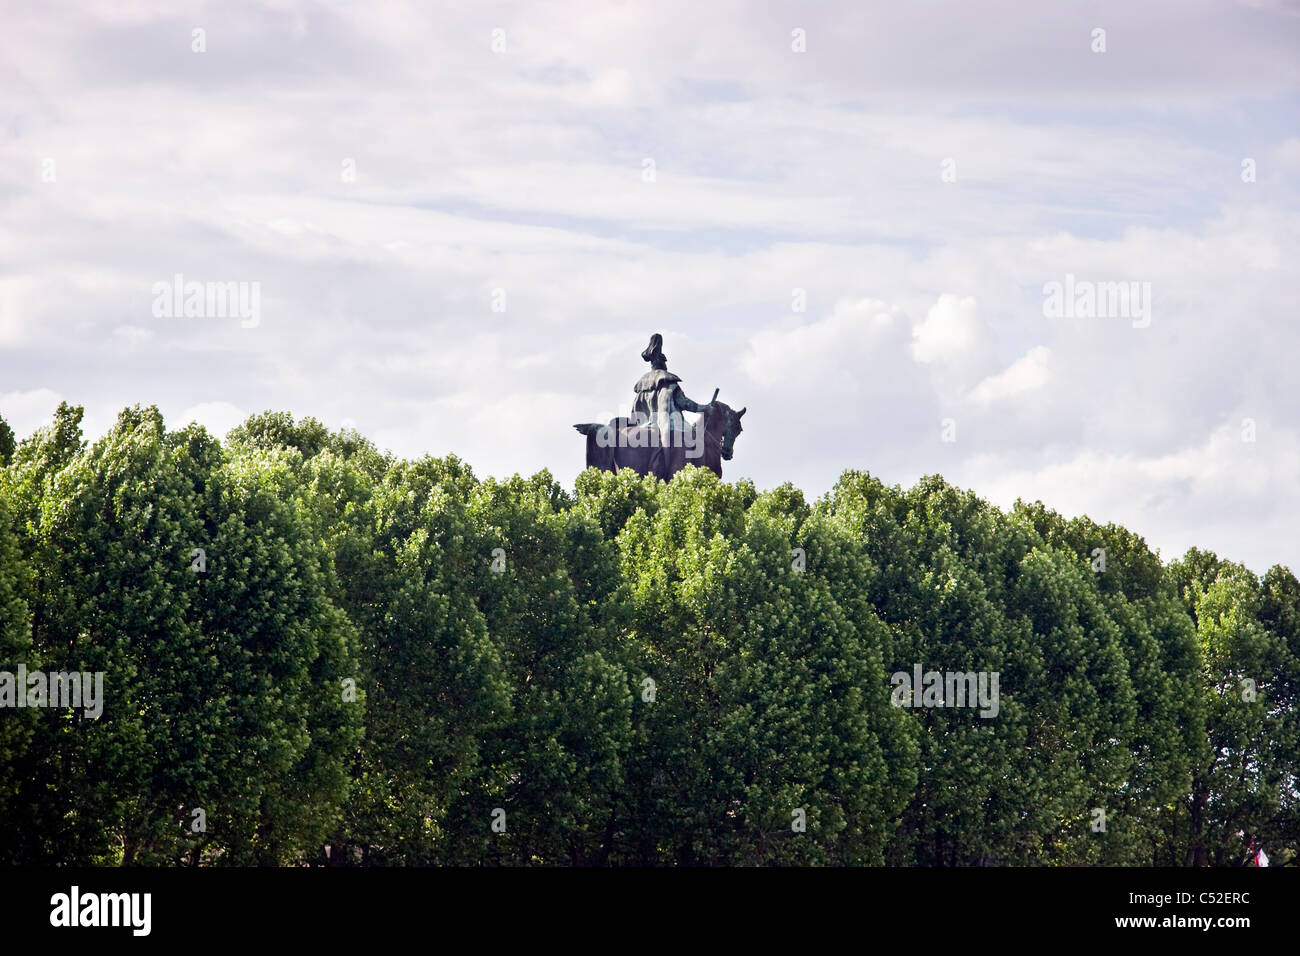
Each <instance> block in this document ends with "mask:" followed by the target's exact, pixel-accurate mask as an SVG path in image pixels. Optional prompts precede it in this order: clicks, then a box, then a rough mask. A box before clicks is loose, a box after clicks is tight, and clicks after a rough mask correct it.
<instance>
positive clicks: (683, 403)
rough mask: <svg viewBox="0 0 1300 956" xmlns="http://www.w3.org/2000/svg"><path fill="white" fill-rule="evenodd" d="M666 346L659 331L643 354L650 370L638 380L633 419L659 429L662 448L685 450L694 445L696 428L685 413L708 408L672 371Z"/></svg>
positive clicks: (702, 410) (637, 422) (636, 422)
mask: <svg viewBox="0 0 1300 956" xmlns="http://www.w3.org/2000/svg"><path fill="white" fill-rule="evenodd" d="M663 344H664V337H663V336H662V335H660V334H659V333H658V332H656V333H655V334H654V335H652V336H650V344H649V345H647V346H646V348H645V351H644V352H642V353H641V358H643V359H644V360H645V361H647V362H649V363H650V371H648V372H646V373H645V374H644V375H642V376H641V377H640V378H639V379H637V383H636V385H635V390H636V401H635V403H634V404H633V405H632V419H633V421H634V423H635V424H638V425H654V426H655V427H657V428H658V429H659V445H660V447H663V448H684V447H686V446H687V445H690V444H692V442H691V440H690V438H691V432H692V426H691V424H690V423H689V422H687V421H686V419H685V418H684V417H683V416H682V412H704V411H705V410H706V409H707V408H708V406H707V405H701V404H700V403H699V402H693V401H691V400H690V399H689V398H687V397H686V393H685V392H684V391H682V387H681V385H680V384H679V383H680V382H681V379H680V378H679V377H678V376H676V375H674V374H673V373H672V372H670V371H668V356H666V355H664V353H663Z"/></svg>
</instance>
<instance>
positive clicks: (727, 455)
mask: <svg viewBox="0 0 1300 956" xmlns="http://www.w3.org/2000/svg"><path fill="white" fill-rule="evenodd" d="M746 410H747V409H746V408H742V409H741V410H740V411H735V410H734V409H732V408H731V406H730V405H727V404H725V403H723V402H720V401H718V400H717V399H714V400H713V401H711V402H709V404H707V405H705V406H704V412H703V413H702V417H701V419H700V424H699V425H696V426H693V427H692V429H691V431H690V432H689V433H687V434H686V435H684V436H683V438H682V440H681V441H674V442H671V443H669V444H666V445H665V444H663V443H661V441H660V435H659V429H658V428H657V427H656V426H654V425H638V424H637V423H636V422H633V421H632V420H631V419H629V418H615V419H613V420H611V421H610V423H609V424H608V425H601V424H598V423H596V422H587V423H584V424H581V425H574V426H573V427H574V428H575V429H576V430H577V431H578V433H579V434H582V435H585V436H587V467H588V468H599V469H600V470H601V471H621V470H622V469H624V468H630V469H631V470H633V471H635V472H636V473H637V474H639V475H654V476H655V477H657V478H662V479H663V480H664V481H669V480H671V479H672V477H673V475H675V474H677V472H679V471H681V470H682V469H683V468H685V467H686V466H687V465H698V466H700V467H703V468H708V469H709V470H710V471H712V472H713V473H714V474H715V475H717V476H718V477H719V478H721V477H722V463H723V462H724V461H730V460H731V456H732V454H733V451H734V448H735V444H736V436H737V435H739V434H740V433H741V432H742V431H744V428H743V426H742V425H741V424H740V419H741V418H742V417H743V416H744V414H745V412H746Z"/></svg>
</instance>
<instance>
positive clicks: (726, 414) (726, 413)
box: [704, 399, 746, 461]
mask: <svg viewBox="0 0 1300 956" xmlns="http://www.w3.org/2000/svg"><path fill="white" fill-rule="evenodd" d="M708 408H709V411H708V412H707V413H706V414H705V423H704V431H705V434H707V435H708V436H709V438H710V440H713V441H716V442H717V443H718V450H719V452H720V453H721V455H722V460H723V461H731V456H732V454H733V453H734V448H735V444H736V436H737V435H739V434H740V433H741V432H742V431H744V430H745V429H744V426H742V425H741V424H740V419H741V418H742V417H743V416H744V414H745V411H746V409H745V408H742V409H741V410H740V411H736V410H735V409H733V408H732V407H731V406H730V405H728V404H726V403H725V402H720V401H718V400H717V399H714V400H713V401H712V402H710V403H709V405H708Z"/></svg>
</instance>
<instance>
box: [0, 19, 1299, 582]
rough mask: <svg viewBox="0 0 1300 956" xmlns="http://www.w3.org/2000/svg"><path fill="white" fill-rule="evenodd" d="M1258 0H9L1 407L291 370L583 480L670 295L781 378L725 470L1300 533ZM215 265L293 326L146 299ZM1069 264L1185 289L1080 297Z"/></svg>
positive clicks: (1283, 106)
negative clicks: (1101, 313)
mask: <svg viewBox="0 0 1300 956" xmlns="http://www.w3.org/2000/svg"><path fill="white" fill-rule="evenodd" d="M1251 6H1252V7H1254V9H1251V8H1247V7H1243V6H1241V5H1238V6H1235V7H1234V6H1225V5H1222V4H1215V3H1210V2H1208V0H1191V2H1182V3H1177V4H1174V3H1168V4H1165V3H1156V4H1153V5H1144V6H1142V7H1134V6H1133V5H1130V4H1124V3H1119V2H1115V3H1111V2H1102V0H1099V2H1097V3H1094V4H1091V5H1089V7H1088V9H1086V10H1082V9H1080V8H1076V7H1071V6H1070V5H1059V4H1049V5H1038V6H1033V7H1026V6H1025V5H1024V4H1019V3H1010V2H1009V0H1008V2H1003V0H996V2H994V3H993V4H992V5H989V4H983V5H979V6H974V5H969V4H959V3H948V4H944V3H920V4H904V5H894V6H892V7H888V8H880V9H872V10H870V11H867V10H866V9H865V8H860V7H858V6H854V5H852V4H847V3H842V4H830V5H819V6H817V5H815V6H811V7H810V6H807V5H803V6H798V5H794V4H783V3H776V4H762V5H740V4H731V3H727V4H713V5H700V4H686V3H679V2H675V0H669V2H667V3H665V4H657V5H647V4H642V5H614V6H607V7H602V8H600V9H595V8H592V7H591V5H589V4H578V3H576V2H574V3H568V2H556V3H549V4H546V5H543V6H536V5H532V6H528V5H518V4H512V3H504V4H500V5H494V6H490V7H485V8H474V7H466V8H464V9H459V10H453V11H440V12H439V14H438V15H437V16H436V17H434V16H433V15H432V14H430V13H429V11H428V10H427V8H426V6H425V5H422V4H419V3H417V2H414V0H409V2H407V0H389V2H381V3H377V4H370V5H368V6H365V7H361V8H348V7H330V6H323V5H320V4H315V3H308V2H306V0H275V2H270V3H263V4H251V5H237V6H231V5H227V4H215V3H209V2H205V0H186V2H184V3H182V4H179V5H178V4H175V3H161V2H157V3H155V2H152V0H133V2H130V3H126V4H118V5H114V6H113V7H111V8H107V7H106V8H103V9H96V10H90V9H86V8H85V7H84V5H79V4H73V3H71V2H63V0H51V2H50V3H47V4H43V5H42V7H41V8H40V10H39V11H36V10H35V9H32V10H27V11H24V10H21V9H20V10H16V11H14V12H13V15H12V16H11V17H10V19H9V20H8V21H7V24H6V30H5V31H4V32H3V34H0V110H3V111H4V113H5V115H6V116H7V117H9V119H8V121H7V123H6V125H5V129H4V132H3V134H2V135H3V136H4V137H5V149H4V150H3V151H0V189H3V191H4V193H5V196H6V206H5V215H4V217H3V218H0V261H3V262H4V264H5V267H4V274H3V275H2V276H0V387H3V388H4V389H6V390H7V391H6V392H5V393H4V395H3V396H0V401H2V402H3V403H4V404H0V414H4V415H5V416H6V418H8V419H9V420H10V421H11V423H12V424H13V426H14V428H15V430H16V431H18V432H19V433H20V434H26V433H29V432H30V431H31V430H32V429H33V428H35V427H37V426H38V425H39V424H41V423H42V422H44V421H47V420H48V418H49V415H50V414H51V412H52V411H53V409H54V407H55V406H56V405H57V403H58V400H59V399H60V398H62V397H65V396H66V397H67V398H68V400H69V401H73V402H76V403H81V404H85V405H86V407H87V431H88V432H91V433H92V434H93V433H94V431H95V429H97V428H99V429H102V428H104V427H107V426H108V424H110V423H111V422H112V421H113V420H114V418H115V417H116V413H117V411H118V410H119V409H120V408H121V407H123V406H125V405H129V404H134V403H143V404H158V405H159V406H160V407H162V408H163V409H164V410H166V411H167V413H168V417H169V421H170V422H171V423H172V424H173V425H180V424H183V423H184V421H187V420H196V421H200V422H202V423H203V424H205V426H207V427H209V428H210V429H211V430H213V431H214V432H217V433H219V434H224V432H225V430H227V429H228V428H229V427H230V425H231V424H233V423H234V422H235V421H237V420H238V417H239V416H242V415H243V414H244V413H245V412H246V411H250V412H251V411H261V410H263V409H267V408H274V409H287V410H290V411H293V412H295V413H296V414H299V415H313V416H315V417H317V418H320V419H321V420H323V421H325V422H327V423H331V424H341V423H342V422H343V421H344V420H345V419H348V420H351V421H352V422H354V423H355V425H356V427H357V428H358V429H360V430H361V431H362V432H363V433H365V434H367V435H370V436H372V437H374V438H375V439H376V440H377V441H378V442H379V443H380V445H381V446H384V447H389V448H392V449H393V450H394V451H396V452H397V453H399V454H403V455H419V454H424V453H426V452H431V453H437V454H444V453H448V452H455V453H457V454H459V455H461V456H462V457H464V458H465V459H466V460H468V461H469V462H471V463H472V464H473V466H474V467H475V469H476V470H477V471H478V472H479V473H480V474H508V473H510V472H513V471H517V470H518V471H525V472H527V471H531V470H535V469H537V468H541V467H548V468H550V469H551V471H552V472H553V473H554V474H555V475H556V476H557V477H558V478H560V479H561V480H564V481H571V480H572V478H573V477H574V476H575V475H576V474H577V472H578V470H579V469H580V467H581V465H582V442H581V440H580V438H579V437H578V436H577V435H575V434H574V433H573V432H572V429H571V428H570V425H571V424H572V423H573V422H579V421H593V420H601V419H602V418H604V417H612V416H613V415H616V414H620V413H625V412H626V411H627V407H628V405H629V404H630V401H631V386H632V383H633V382H634V381H635V380H636V378H637V377H638V376H639V375H640V374H641V372H642V371H643V370H644V363H643V362H641V360H640V358H639V353H640V350H641V348H642V347H644V344H645V340H646V338H647V336H648V335H649V333H651V332H653V331H661V332H663V333H664V335H665V339H666V343H665V346H666V351H667V352H668V354H669V356H670V367H671V368H672V369H673V370H674V371H676V372H678V373H679V374H681V375H682V376H683V379H684V381H685V387H686V390H687V393H688V394H690V395H691V397H693V398H695V399H697V400H707V398H708V397H709V395H710V394H711V393H712V390H713V388H715V387H720V388H721V390H722V395H721V397H722V398H723V400H725V401H727V402H729V403H731V404H733V405H736V406H739V405H747V406H748V407H749V409H750V414H748V415H747V417H746V420H745V433H744V435H743V436H742V438H741V439H740V441H739V442H738V443H737V448H736V457H735V459H734V460H733V461H732V462H730V463H728V470H727V475H728V477H736V476H749V477H752V478H754V479H755V480H756V481H758V482H759V484H760V485H774V484H778V483H780V482H783V481H786V480H791V481H795V482H796V483H798V484H800V485H801V486H802V487H804V488H805V489H806V490H807V491H808V492H809V493H811V494H816V493H819V492H821V491H825V490H826V489H828V488H829V487H830V486H831V485H832V484H833V482H834V481H835V479H836V477H838V475H839V473H840V471H841V470H842V469H844V468H846V467H859V468H867V469H869V470H871V471H872V472H873V473H875V474H878V475H879V476H881V477H882V478H884V479H885V480H887V481H889V482H891V483H893V482H900V483H904V484H906V483H908V482H910V481H912V480H915V478H916V477H918V476H919V475H921V474H924V473H927V472H941V473H943V474H944V475H945V476H946V477H948V478H949V479H950V480H952V481H954V482H956V483H958V484H964V485H967V486H969V487H973V488H974V489H975V490H977V491H978V492H980V493H982V494H988V495H989V496H991V497H993V498H995V499H996V500H998V501H999V502H1001V503H1009V502H1010V501H1014V499H1015V497H1018V496H1021V495H1023V496H1026V497H1040V496H1041V497H1043V499H1044V500H1045V501H1047V502H1048V503H1049V504H1052V505H1054V506H1057V507H1059V508H1061V509H1062V510H1064V511H1067V512H1076V511H1079V510H1088V511H1089V513H1091V514H1092V515H1093V517H1095V518H1097V519H1098V520H1103V521H1105V520H1123V521H1125V522H1126V523H1129V524H1130V525H1131V526H1132V527H1133V528H1134V529H1135V530H1137V531H1139V532H1141V533H1144V534H1146V535H1147V536H1148V539H1149V540H1150V541H1152V542H1153V543H1154V544H1157V545H1160V546H1162V547H1164V548H1165V549H1166V553H1172V552H1171V549H1172V548H1175V547H1181V546H1182V545H1183V543H1184V542H1188V543H1190V542H1199V543H1205V544H1210V545H1212V546H1215V547H1222V549H1223V550H1224V552H1225V553H1226V554H1228V555H1230V556H1233V557H1239V558H1242V559H1245V560H1247V561H1249V562H1250V563H1251V564H1252V566H1256V567H1263V566H1266V565H1267V564H1269V563H1272V562H1273V561H1288V562H1291V563H1292V564H1293V565H1300V552H1298V551H1297V546H1296V544H1295V541H1296V540H1300V499H1298V496H1300V489H1298V488H1297V487H1293V485H1294V482H1293V481H1288V480H1287V478H1286V476H1287V475H1288V474H1291V475H1292V476H1293V475H1294V468H1293V466H1294V460H1293V454H1294V444H1293V442H1294V431H1293V429H1294V426H1292V425H1291V424H1290V422H1291V421H1292V420H1293V418H1294V407H1295V401H1294V394H1293V390H1292V389H1291V388H1290V386H1289V382H1290V381H1291V379H1293V378H1294V370H1293V368H1292V366H1293V364H1294V360H1293V358H1292V356H1294V355H1295V354H1297V353H1298V352H1300V326H1297V325H1296V324H1295V323H1294V322H1292V314H1293V312H1294V300H1295V289H1294V279H1293V271H1294V270H1293V269H1291V268H1290V264H1291V263H1293V262H1295V261H1297V257H1300V215H1297V213H1298V211H1300V191H1297V188H1296V186H1295V184H1294V182H1293V180H1294V175H1293V174H1294V172H1295V171H1296V169H1297V168H1300V146H1298V145H1297V143H1298V142H1300V141H1298V140H1297V138H1296V136H1295V132H1294V122H1293V117H1294V115H1295V112H1296V107H1297V93H1298V92H1300V70H1298V68H1297V61H1296V59H1295V57H1294V48H1295V40H1296V32H1295V31H1296V29H1297V21H1296V19H1295V18H1294V17H1292V16H1289V15H1287V14H1288V11H1289V10H1290V6H1289V5H1287V4H1285V3H1274V4H1270V3H1265V2H1263V0H1259V2H1256V3H1253V4H1252V5H1251ZM1175 14H1176V15H1175ZM196 25H201V26H203V27H204V28H205V29H206V30H207V37H208V51H207V52H206V53H203V54H195V53H193V52H191V49H190V31H191V29H192V28H193V27H194V26H196ZM1098 25H1102V26H1104V28H1105V29H1106V30H1107V31H1108V51H1107V52H1106V53H1105V54H1094V53H1092V52H1091V50H1090V48H1089V41H1090V36H1091V30H1092V29H1093V28H1094V27H1095V26H1098ZM796 27H798V28H800V29H804V30H805V31H806V35H807V38H808V49H807V52H806V53H802V54H800V53H795V52H794V51H793V50H792V49H791V47H790V33H791V30H792V29H794V28H796ZM496 29H500V30H503V31H504V36H505V40H506V44H505V49H504V50H503V51H502V52H500V53H497V52H494V51H493V49H492V36H493V30H496ZM1247 157H1250V158H1254V159H1256V160H1257V163H1258V170H1257V172H1258V175H1257V181H1255V182H1243V180H1242V179H1241V169H1242V167H1241V162H1242V159H1243V158H1247ZM46 159H52V160H54V163H55V166H54V168H55V169H56V170H57V175H56V176H55V177H54V178H53V179H52V180H46V179H43V178H42V171H43V169H44V168H45V166H44V161H45V160H46ZM646 159H653V160H654V163H655V172H656V176H655V179H654V181H653V182H646V181H645V180H644V179H643V177H642V171H643V162H644V160H646ZM946 159H952V160H953V163H954V164H955V170H956V179H955V181H952V182H945V181H943V179H942V178H941V176H940V173H941V171H942V167H941V164H942V163H943V162H944V160H946ZM345 160H346V161H351V163H352V164H353V165H352V167H351V168H354V169H355V172H356V176H355V180H354V181H352V180H349V179H347V178H345V176H344V175H343V173H344V169H345V165H344V163H345ZM178 272H179V273H183V274H184V275H185V276H186V278H187V279H193V280H198V281H246V282H254V281H256V282H259V283H260V287H261V291H262V303H261V304H262V309H261V311H262V321H261V323H260V325H259V326H258V327H257V328H252V329H244V328H241V327H240V326H239V323H238V322H237V321H233V322H232V321H222V320H206V319H205V320H200V319H184V318H178V319H157V318H155V317H154V316H153V315H152V314H151V311H150V304H151V294H150V289H151V286H152V284H153V283H155V282H158V281H166V280H170V278H171V277H172V276H173V275H174V274H176V273H178ZM1067 273H1068V274H1073V275H1074V276H1076V277H1079V278H1081V279H1086V280H1090V281H1099V282H1107V281H1139V282H1149V283H1150V285H1151V289H1152V300H1153V302H1152V322H1151V325H1150V326H1149V327H1148V328H1142V329H1139V328H1134V327H1133V325H1132V323H1131V322H1128V321H1125V320H1123V319H1107V318H1098V319H1093V320H1085V319H1050V318H1048V317H1046V316H1045V315H1044V313H1043V296H1042V289H1043V285H1044V284H1045V283H1047V282H1050V281H1060V280H1061V279H1063V277H1064V276H1065V275H1066V274H1067ZM796 290H798V292H797V293H796ZM498 292H499V293H500V296H498ZM498 299H500V301H501V302H503V303H504V304H505V308H504V310H499V309H494V304H495V303H496V302H497V300H498ZM796 303H800V304H801V305H802V306H803V307H804V308H805V309H806V310H805V311H797V309H799V308H800V304H796ZM1247 417H1249V418H1253V419H1254V420H1255V421H1256V422H1257V423H1258V439H1257V441H1256V442H1255V443H1253V444H1250V443H1242V442H1240V441H1239V440H1234V438H1233V435H1234V432H1233V429H1239V426H1240V421H1241V419H1243V418H1247ZM948 418H951V419H953V420H954V421H955V422H956V423H957V437H958V440H957V441H955V442H945V441H943V438H942V429H941V422H942V421H943V420H944V419H948ZM1214 436H1218V437H1214ZM1234 442H1235V443H1234ZM1243 444H1245V445H1247V447H1243ZM1288 469H1291V471H1290V472H1288Z"/></svg>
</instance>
